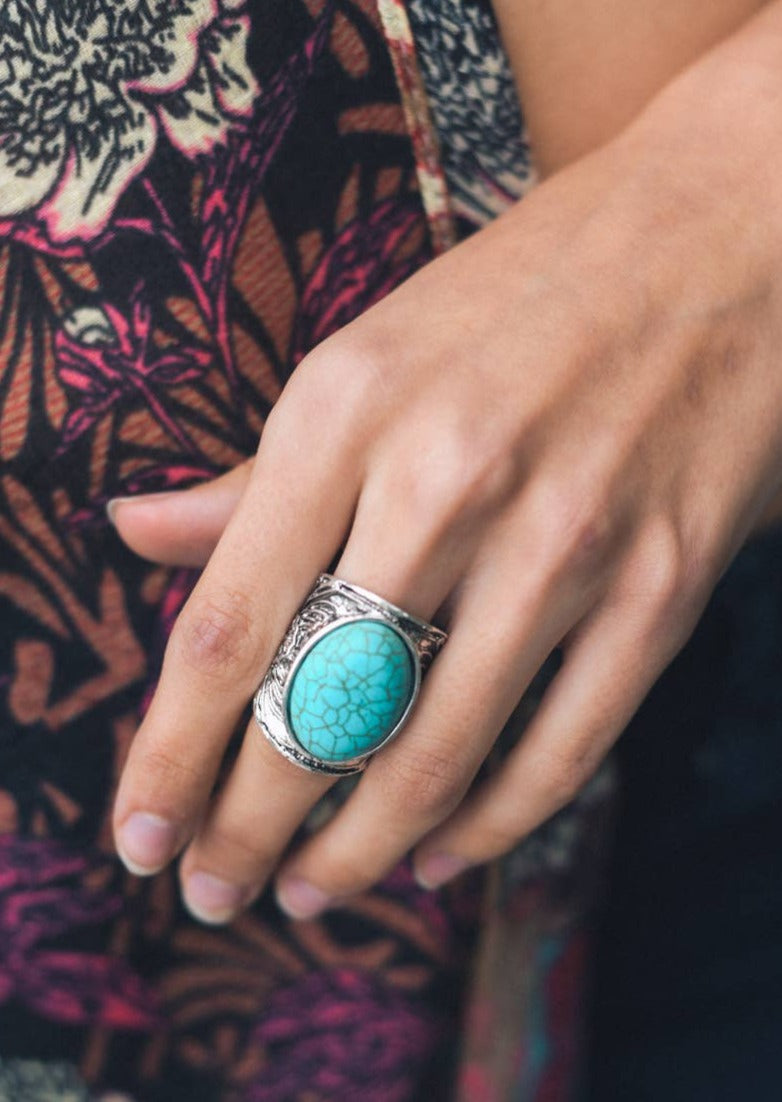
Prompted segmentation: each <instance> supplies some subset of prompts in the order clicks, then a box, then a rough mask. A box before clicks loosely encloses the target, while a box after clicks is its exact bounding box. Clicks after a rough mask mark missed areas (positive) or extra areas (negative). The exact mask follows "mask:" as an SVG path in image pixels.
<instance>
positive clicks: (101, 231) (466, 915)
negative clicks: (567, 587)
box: [0, 0, 603, 1102]
mask: <svg viewBox="0 0 782 1102" xmlns="http://www.w3.org/2000/svg"><path fill="white" fill-rule="evenodd" d="M469 7H470V5H469V4H468V5H466V7H465V11H467V9H469ZM413 8H414V9H415V10H414V11H413V12H412V13H411V14H412V15H413V16H416V14H417V19H418V26H417V29H418V32H419V43H420V58H421V59H423V61H424V62H425V60H426V56H428V57H429V65H428V67H427V66H426V65H425V66H424V69H423V71H424V76H423V78H422V69H421V68H420V67H419V55H418V54H417V52H416V47H415V44H414V39H413V35H412V33H411V28H410V23H409V22H408V18H407V14H406V11H405V9H404V8H403V6H402V5H401V4H400V3H398V2H396V0H380V3H379V4H378V2H377V0H5V2H4V4H3V6H2V9H1V10H0V1102H54V1100H68V1102H70V1100H73V1102H88V1100H92V1102H97V1100H103V1102H110V1100H111V1102H121V1100H122V1102H164V1100H165V1102H176V1100H179V1099H188V1100H191V1102H199V1100H202V1102H218V1100H219V1102H244V1100H246V1102H287V1100H292V1102H322V1100H326V1099H340V1100H344V1102H349V1100H359V1099H360V1100H362V1102H410V1100H414V1099H422V1100H436V1099H438V1098H443V1099H444V1098H456V1097H459V1098H463V1099H475V1100H478V1099H489V1098H491V1099H495V1098H496V1099H499V1098H505V1097H508V1098H509V1097H511V1096H513V1097H518V1098H523V1099H533V1098H534V1099H543V1098H544V1097H545V1098H546V1099H558V1098H560V1097H561V1098H564V1097H566V1093H565V1092H566V1090H567V1082H568V1081H569V1069H570V1066H571V1064H572V1043H571V1041H572V1034H573V1028H572V1024H573V1020H574V1018H573V1014H574V1012H575V1011H574V1008H575V1006H576V1005H577V993H578V986H579V985H578V978H579V976H580V960H581V956H582V949H583V942H582V940H581V936H580V933H579V932H578V931H579V929H580V917H581V915H582V912H583V906H582V900H583V898H586V895H587V894H588V893H586V892H584V891H583V888H584V884H585V883H586V881H587V880H588V877H587V875H586V873H585V872H584V870H585V868H587V867H588V866H589V861H588V860H587V857H588V854H587V855H586V856H585V853H584V851H583V844H582V840H583V837H584V834H583V831H582V830H581V829H580V826H579V824H580V823H581V820H582V819H583V818H584V817H586V819H587V820H589V821H590V822H593V821H594V822H597V821H602V819H601V816H602V807H603V801H602V792H603V789H602V788H601V787H600V786H599V785H598V788H597V789H595V790H594V791H593V792H592V794H591V795H590V794H587V796H586V797H585V798H584V801H583V802H582V804H581V805H579V808H578V809H577V810H576V811H575V812H574V813H571V814H569V815H567V816H565V817H560V818H559V819H558V820H556V821H555V823H554V824H552V826H551V827H550V828H548V832H547V833H545V834H543V835H541V836H540V837H539V838H538V839H537V840H535V842H534V845H533V846H532V848H530V847H527V848H526V849H525V850H524V851H520V853H519V854H517V855H515V857H514V858H513V861H515V864H514V863H513V862H511V863H510V864H508V865H507V867H506V868H505V871H504V872H502V873H501V874H500V873H498V872H496V871H495V872H494V873H492V874H491V875H490V876H489V878H488V881H486V880H485V878H484V877H482V876H480V875H478V876H477V877H472V878H467V879H464V880H462V881H461V882H460V883H459V884H457V885H455V886H453V887H451V888H449V889H448V890H446V891H443V892H440V893H435V894H428V893H425V892H423V891H421V890H420V889H419V888H418V887H417V886H416V885H415V883H414V881H413V879H412V876H411V874H410V871H409V868H408V867H407V865H403V866H400V867H399V868H398V869H397V870H396V871H395V872H394V873H393V874H392V875H391V876H390V877H389V878H388V879H387V880H386V881H385V882H384V883H383V884H381V885H380V886H378V887H377V888H376V889H374V890H372V891H370V892H369V893H367V894H365V895H364V896H361V897H359V898H357V899H355V900H353V901H351V902H349V903H347V904H346V905H345V906H344V907H342V908H341V909H340V910H337V911H335V912H333V913H329V914H327V915H326V916H324V917H323V918H320V919H317V920H315V921H310V922H299V923H295V922H290V921H289V920H287V919H286V918H285V917H284V916H282V915H281V914H280V913H279V912H278V911H277V910H276V908H275V907H274V904H273V903H272V902H271V901H270V900H269V899H268V898H263V899H261V900H260V901H259V902H258V904H257V905H256V906H255V907H254V908H253V909H252V911H251V912H250V913H248V914H245V915H243V916H242V917H240V918H239V919H238V920H237V921H236V922H234V923H233V925H232V926H231V927H229V928H226V929H208V928H206V927H203V926H200V925H199V924H198V923H196V922H195V921H193V920H192V919H191V918H190V917H189V916H188V915H187V914H186V913H185V911H184V910H183V907H182V905H181V903H180V901H179V897H178V892H177V886H176V880H175V874H174V872H173V871H172V870H170V869H169V870H165V871H164V872H163V873H161V874H160V875H159V876H156V877H154V878H152V879H150V880H144V881H141V880H138V879H136V878H135V877H133V876H131V875H130V874H128V873H127V872H126V871H125V870H124V869H123V868H122V866H121V865H120V864H119V862H118V861H117V859H116V857H115V854H114V849H113V845H112V839H111V832H110V828H109V816H110V808H111V803H112V796H113V790H114V786H115V783H116V780H117V777H118V775H119V773H120V770H121V768H122V763H123V760H124V757H125V754H126V752H127V748H128V745H129V742H130V740H131V739H132V737H133V734H134V731H135V729H136V726H137V723H138V717H139V715H140V713H141V712H142V711H143V708H144V706H145V702H146V701H147V700H148V699H149V696H150V693H151V689H152V686H153V685H154V680H155V676H156V670H157V669H158V667H159V663H160V659H161V656H162V652H163V649H164V646H165V640H166V638H167V634H168V632H169V630H170V628H171V625H172V622H173V620H174V619H175V617H176V615H177V612H178V610H179V609H180V608H181V606H182V604H183V602H184V600H185V599H186V597H187V594H188V592H189V590H190V588H191V586H192V584H193V581H194V578H193V575H192V573H191V572H188V571H184V570H168V569H162V568H159V567H156V566H154V565H151V564H149V563H145V562H142V561H140V560H139V559H137V558H136V557H135V556H133V555H132V554H131V553H130V552H129V551H128V550H127V549H126V548H125V547H123V545H122V544H121V543H120V541H119V540H118V538H117V537H116V535H115V534H114V533H113V531H112V530H111V528H110V526H109V525H108V523H107V521H106V516H105V504H106V502H107V500H108V499H109V498H111V497H114V496H117V495H126V494H138V493H144V492H151V491H160V490H166V489H175V488H178V487H183V486H185V485H189V484H192V483H194V482H197V481H200V480H204V479H208V478H211V477H213V476H214V475H216V474H217V473H219V472H221V471H224V470H226V469H228V468H230V467H232V466H233V465H235V464H236V463H238V462H240V461H241V460H242V459H243V458H244V457H246V456H247V455H249V454H251V453H252V451H253V450H254V448H255V446H256V445H257V441H258V438H259V436H260V434H261V433H262V431H263V425H264V421H265V418H266V416H267V414H268V412H269V410H270V409H271V407H272V406H273V404H274V402H275V401H276V399H277V397H278V396H279V394H280V391H281V389H282V387H283V386H284V384H285V382H286V380H287V378H288V377H289V376H290V374H291V372H292V371H293V370H294V369H295V366H296V364H297V363H298V362H299V361H300V360H301V359H302V357H303V356H305V355H306V353H307V352H308V350H309V349H311V348H312V347H313V346H314V345H316V344H317V343H318V342H319V341H321V340H323V339H324V338H325V337H326V336H328V335H329V334H330V333H333V332H334V331H335V330H337V329H338V328H339V327H341V326H342V325H344V324H346V323H347V322H348V321H350V320H351V319H352V318H354V317H356V316H357V315H358V314H359V313H360V312H361V311H363V310H364V309H366V308H367V307H369V306H370V305H371V304H372V303H374V302H376V301H377V300H378V299H380V298H381V297H382V296H383V295H385V294H386V293H387V292H388V291H390V290H391V289H392V288H393V287H394V286H396V285H397V284H398V283H399V282H400V281H401V280H403V279H404V278H406V277H407V276H408V275H409V274H411V273H412V272H413V271H414V270H415V269H416V268H418V267H419V266H420V265H422V264H424V263H426V262H427V261H428V260H430V259H431V258H432V256H433V255H435V253H436V252H437V251H439V250H441V249H443V248H445V247H447V246H448V245H449V244H450V243H452V242H453V241H454V240H455V238H456V236H457V234H458V232H460V231H459V228H458V225H457V222H456V221H455V220H454V217H453V213H454V211H453V207H452V205H451V198H450V195H449V173H451V170H450V168H449V166H448V164H446V165H445V170H444V168H443V164H442V162H441V160H440V157H439V142H438V136H437V133H436V129H435V126H434V125H433V122H432V117H431V114H430V104H432V106H433V107H434V108H435V113H437V106H436V102H435V100H434V99H433V98H432V97H433V91H432V86H433V77H432V74H433V72H435V70H434V69H433V66H432V56H433V53H432V51H433V44H434V43H435V38H433V37H432V35H431V34H426V35H424V34H423V33H422V24H423V22H424V15H423V13H424V6H423V5H420V4H418V3H417V2H416V3H415V4H414V5H413ZM479 9H480V10H479ZM468 14H469V12H468ZM473 16H474V19H475V26H476V27H478V28H479V29H481V31H482V33H484V34H485V33H486V28H487V24H486V21H485V20H486V9H485V6H484V5H477V7H475V11H474V12H473ZM471 19H472V16H471V17H470V19H466V21H465V22H464V24H463V29H464V30H465V31H467V30H469V28H470V27H471V26H472V25H473V24H472V22H471ZM414 25H415V20H414ZM424 29H425V28H424ZM429 29H430V30H431V27H430V28H429ZM452 29H453V28H451V30H452ZM449 33H450V31H449ZM427 50H428V55H427ZM462 56H463V57H464V56H466V55H464V54H462ZM474 62H475V57H473V63H474ZM440 64H442V59H440ZM427 82H428V91H429V94H427ZM434 83H436V80H435V81H434ZM505 91H507V88H506V89H505ZM439 117H440V120H441V125H442V111H440V116H439ZM473 122H474V119H473ZM441 137H442V135H441ZM457 144H458V143H457ZM463 152H464V150H463V148H462V153H463ZM452 160H453V158H452ZM455 162H458V165H457V168H458V169H459V170H460V171H462V170H463V169H464V165H465V157H464V156H461V157H457V158H455ZM489 169H491V165H489ZM487 173H488V175H487ZM509 173H510V170H509V169H508V166H507V165H503V166H502V171H501V173H500V174H499V175H500V177H501V179H500V180H499V183H498V187H501V188H502V189H503V194H505V193H507V192H508V191H509V190H512V189H510V188H509ZM462 176H463V172H462ZM490 176H491V172H490V171H489V170H488V169H487V171H485V172H484V171H482V172H481V187H482V191H481V195H480V196H479V197H478V198H477V199H476V200H475V203H473V204H472V209H476V207H478V208H479V209H480V210H481V211H484V214H483V215H482V217H484V218H485V217H486V216H487V213H486V210H485V208H486V187H487V181H488V180H489V179H490ZM450 184H451V190H452V191H453V192H454V194H456V192H457V191H458V194H459V195H460V196H461V200H460V202H461V206H460V207H459V209H458V210H457V213H459V214H460V215H461V216H462V218H464V211H465V210H466V209H468V208H470V203H469V202H468V201H467V198H466V191H465V188H464V186H462V184H460V185H459V187H458V188H456V189H454V188H453V178H452V173H451V178H450ZM494 194H495V196H496V194H498V192H497V190H496V189H495V191H494ZM458 206H459V204H458V203H457V207H458ZM488 213H491V212H488ZM479 220H480V219H478V218H476V219H474V220H473V222H474V224H477V222H478V221H479ZM463 228H464V227H463V226H462V229H463ZM525 709H526V710H525ZM528 710H529V705H528V704H523V705H522V706H520V711H519V714H518V716H517V717H516V719H515V720H514V723H515V724H516V725H518V724H519V723H523V722H524V718H525V716H526V714H527V712H528ZM338 798H339V797H338V795H337V796H334V797H330V798H329V800H326V801H324V803H323V805H322V806H321V807H319V808H318V809H317V811H316V813H315V815H314V816H313V818H312V821H311V822H310V823H309V824H308V826H307V828H306V829H313V828H315V827H317V825H318V822H319V821H322V818H323V817H324V816H327V815H328V814H329V812H330V801H331V800H333V799H338ZM574 855H575V857H576V858H577V860H576V861H575V864H576V865H577V866H578V868H579V870H580V872H579V876H578V877H577V878H576V879H575V880H573V878H572V876H571V871H570V870H571V869H572V868H573V867H574ZM552 869H554V870H555V872H554V877H553V880H552ZM552 883H554V884H555V890H554V891H553V893H552V892H551V891H549V886H550V885H551V884H552ZM487 884H488V888H487V886H486V885H487ZM487 890H488V892H489V893H490V894H489V895H488V896H487V895H486V894H485V893H486V891H487ZM487 899H488V900H489V912H488V913H489V914H490V921H488V923H483V934H482V937H481V941H480V948H479V947H478V940H479V930H480V927H481V922H480V919H481V917H482V915H483V916H484V917H485V915H486V914H487V911H486V907H487ZM474 960H475V961H477V962H478V963H477V965H476V967H475V968H473V967H472V965H471V962H472V961H474ZM509 965H510V967H509ZM500 977H502V980H501V981H500ZM509 981H510V982H509ZM471 992H472V994H471ZM552 1000H553V1001H552ZM469 1007H472V1010H469V1009H468V1008H469ZM552 1008H554V1009H552ZM465 1022H466V1023H467V1025H466V1026H465ZM550 1027H553V1032H552V1028H550ZM544 1037H545V1038H547V1045H548V1048H547V1054H546V1055H543V1056H542V1055H541V1050H540V1044H539V1042H541V1039H542V1038H544ZM552 1038H554V1042H552ZM560 1041H561V1042H562V1043H561V1044H560ZM536 1046H537V1047H536ZM530 1054H531V1055H530ZM563 1069H564V1070H563ZM519 1092H521V1093H519Z"/></svg>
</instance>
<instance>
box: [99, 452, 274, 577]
mask: <svg viewBox="0 0 782 1102" xmlns="http://www.w3.org/2000/svg"><path fill="white" fill-rule="evenodd" d="M252 463H253V460H252V459H248V460H247V461H246V462H244V463H241V464H240V465H239V466H238V467H234V469H233V470H232V471H229V472H228V473H227V474H224V475H220V477H219V478H214V479H212V480H211V482H203V483H200V484H199V485H198V486H193V487H192V488H191V489H189V490H175V491H168V492H166V493H160V494H142V495H141V496H139V497H115V498H113V499H112V500H111V501H110V502H109V503H108V505H107V506H106V512H107V513H108V517H109V520H110V521H111V523H112V524H113V525H114V527H115V528H116V529H117V532H118V533H119V536H120V539H122V540H123V541H124V542H125V543H126V544H127V545H128V547H130V548H131V550H133V551H135V552H136V554H138V555H141V556H142V557H143V558H145V559H151V560H152V561H153V562H159V563H164V564H166V565H168V566H203V565H204V564H205V563H206V561H207V559H208V558H209V556H210V555H211V554H212V551H213V550H214V547H215V544H216V543H217V541H218V540H219V539H220V536H221V535H222V534H223V529H224V528H225V526H226V524H227V523H228V521H229V519H230V517H231V514H232V513H233V511H234V509H235V508H236V506H237V504H238V503H239V498H240V497H241V496H242V494H243V493H244V488H245V486H246V485H247V481H248V479H249V477H250V470H251V468H252Z"/></svg>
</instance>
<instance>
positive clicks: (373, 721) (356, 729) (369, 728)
mask: <svg viewBox="0 0 782 1102" xmlns="http://www.w3.org/2000/svg"><path fill="white" fill-rule="evenodd" d="M414 689H415V666H414V659H413V655H412V653H411V651H410V648H409V647H408V645H407V644H406V643H405V641H404V639H403V638H402V637H401V636H400V634H399V633H398V632H397V631H395V630H394V629H393V628H392V627H390V626H389V625H388V624H385V623H383V621H382V620H354V621H352V622H351V623H348V624H340V625H339V626H338V627H335V628H333V630H332V631H330V632H328V634H326V635H324V636H323V637H322V638H321V639H319V640H318V641H317V643H315V644H314V645H313V647H312V648H311V650H310V651H309V652H308V653H307V654H306V655H305V656H304V658H303V659H302V661H301V663H300V665H299V667H298V669H297V670H296V673H295V674H294V678H293V682H292V684H291V686H290V690H289V693H288V724H289V726H290V729H291V731H292V732H293V734H294V736H295V737H296V739H297V741H298V742H299V743H300V745H301V746H303V747H304V749H305V750H307V751H308V752H309V753H310V754H313V755H314V756H315V757H317V758H321V759H322V760H323V761H333V762H339V761H347V760H349V759H350V758H355V757H357V756H358V755H359V754H366V753H368V752H369V751H370V750H373V749H374V748H375V747H376V746H379V745H380V743H381V742H383V740H384V739H385V738H386V737H387V736H388V735H389V734H390V733H391V731H392V730H393V729H394V727H396V725H397V723H398V722H399V720H400V719H401V718H402V716H403V715H404V712H405V709H406V708H407V706H408V704H409V703H410V699H411V697H412V695H413V691H414Z"/></svg>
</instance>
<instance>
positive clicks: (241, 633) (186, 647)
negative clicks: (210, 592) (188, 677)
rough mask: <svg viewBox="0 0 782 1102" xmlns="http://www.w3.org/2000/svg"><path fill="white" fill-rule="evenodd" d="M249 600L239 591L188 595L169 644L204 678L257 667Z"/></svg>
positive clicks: (234, 676) (236, 674) (238, 674)
mask: <svg viewBox="0 0 782 1102" xmlns="http://www.w3.org/2000/svg"><path fill="white" fill-rule="evenodd" d="M248 609H249V601H248V600H247V598H246V596H244V595H243V594H241V593H239V592H233V591H229V590H227V591H224V592H223V593H222V594H220V596H219V597H211V596H209V597H201V598H198V597H196V598H191V601H190V602H189V604H188V606H187V607H186V608H185V609H184V611H183V612H182V614H181V615H180V617H179V620H178V621H177V624H176V627H175V628H174V632H173V634H172V640H171V641H172V644H173V645H174V648H175V650H176V653H177V656H178V657H179V658H180V660H181V661H182V662H184V664H185V665H186V666H187V667H188V668H189V669H191V670H193V671H195V672H196V673H198V674H200V675H204V676H207V677H221V676H225V675H226V674H228V673H230V675H231V678H232V680H235V679H237V678H238V679H243V675H245V674H247V675H248V676H250V675H252V674H254V673H256V672H257V670H258V668H259V667H258V660H259V655H258V646H257V643H256V641H255V640H254V637H253V631H252V619H251V617H250V615H249V612H248Z"/></svg>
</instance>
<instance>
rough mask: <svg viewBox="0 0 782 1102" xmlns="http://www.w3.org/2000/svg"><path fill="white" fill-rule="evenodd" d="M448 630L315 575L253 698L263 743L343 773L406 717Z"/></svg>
mask: <svg viewBox="0 0 782 1102" xmlns="http://www.w3.org/2000/svg"><path fill="white" fill-rule="evenodd" d="M447 638H448V636H447V634H446V632H444V631H441V630H440V628H437V627H435V626H434V625H433V624H428V623H427V622H426V621H425V620H420V619H419V618H418V617H417V616H412V615H411V614H410V613H409V612H405V611H404V609H401V608H398V607H397V606H396V605H394V604H391V602H390V601H386V600H385V599H384V598H383V597H379V596H378V595H377V594H376V593H372V592H370V590H368V589H363V588H362V587H361V586H359V585H353V584H352V583H350V582H344V581H342V580H341V579H339V578H335V577H334V576H333V575H331V574H321V575H320V576H319V577H318V580H317V582H316V583H315V585H314V586H313V588H312V590H311V592H310V594H309V596H308V597H307V599H306V600H305V601H304V604H303V605H302V606H301V608H300V609H299V611H298V612H297V613H296V615H295V616H294V618H293V621H292V622H291V625H290V627H289V628H288V630H287V632H286V633H285V637H284V638H283V640H282V643H280V646H279V648H278V650H277V653H276V655H275V656H274V658H273V660H272V663H271V665H270V666H269V669H268V670H267V671H266V675H265V677H264V679H263V681H262V682H261V684H260V686H259V688H258V691H257V692H256V694H255V697H254V699H253V714H254V716H255V719H256V720H257V722H258V725H259V726H260V728H261V730H262V731H263V733H264V734H265V735H266V737H267V738H268V739H269V741H270V742H271V743H272V744H273V745H274V746H275V747H276V748H277V749H278V750H279V751H280V752H281V753H282V754H284V755H285V757H286V758H288V759H289V760H290V761H293V762H295V763H296V764H297V765H300V766H302V767H303V768H304V769H309V770H312V771H313V772H317V773H329V774H332V775H334V776H343V775H345V774H349V773H360V772H361V770H362V769H364V767H365V766H366V763H367V761H368V760H369V758H371V757H372V755H373V754H375V753H377V751H378V750H379V749H380V748H381V747H382V746H385V745H387V743H389V742H390V741H391V739H392V738H394V737H395V736H396V735H397V734H398V733H399V731H400V730H401V729H402V727H403V726H404V725H405V723H406V722H407V719H408V717H409V715H410V711H411V709H412V707H413V705H414V703H415V700H416V697H417V696H418V692H419V689H420V687H421V678H422V677H423V675H424V673H425V672H426V670H427V669H428V667H429V665H430V664H431V662H432V660H433V659H434V657H435V655H436V654H437V652H438V651H439V650H440V648H441V647H442V646H443V644H444V643H445V641H446V639H447Z"/></svg>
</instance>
